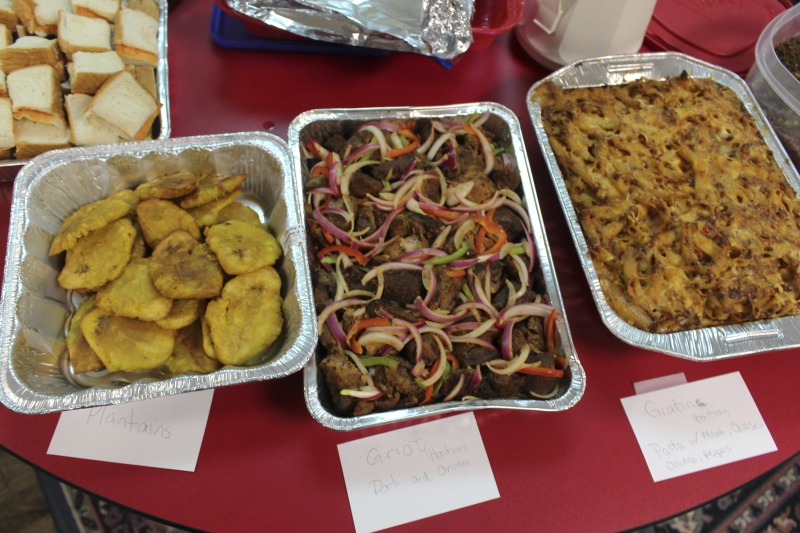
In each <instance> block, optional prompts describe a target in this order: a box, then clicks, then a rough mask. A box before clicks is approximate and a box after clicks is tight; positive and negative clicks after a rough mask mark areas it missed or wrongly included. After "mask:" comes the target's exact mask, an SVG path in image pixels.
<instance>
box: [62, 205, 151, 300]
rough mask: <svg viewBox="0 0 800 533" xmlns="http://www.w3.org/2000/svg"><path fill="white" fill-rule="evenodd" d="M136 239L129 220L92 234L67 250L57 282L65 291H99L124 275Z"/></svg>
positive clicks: (110, 225) (120, 221)
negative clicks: (123, 271)
mask: <svg viewBox="0 0 800 533" xmlns="http://www.w3.org/2000/svg"><path fill="white" fill-rule="evenodd" d="M135 238H136V230H135V229H134V227H133V223H132V222H131V221H130V220H129V219H127V218H120V219H118V220H115V221H114V222H111V223H110V224H108V225H107V226H105V227H102V228H100V229H98V230H95V231H93V232H91V233H89V234H88V235H86V236H85V237H83V238H82V239H80V240H78V241H77V243H76V244H75V246H74V247H72V248H71V249H69V250H67V257H66V260H65V261H64V268H63V269H62V270H61V272H60V273H59V275H58V282H59V283H60V284H61V286H62V287H64V288H65V289H88V290H97V289H99V288H100V287H102V286H103V285H105V284H106V283H108V282H109V281H111V280H113V279H116V278H117V276H119V275H120V274H121V273H122V270H123V269H124V268H125V265H127V264H128V262H129V261H130V259H131V250H132V248H133V241H134V240H135Z"/></svg>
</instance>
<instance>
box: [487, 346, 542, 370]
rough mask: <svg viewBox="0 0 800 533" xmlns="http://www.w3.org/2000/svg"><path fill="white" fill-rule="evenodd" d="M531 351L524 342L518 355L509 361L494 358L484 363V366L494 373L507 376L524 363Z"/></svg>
mask: <svg viewBox="0 0 800 533" xmlns="http://www.w3.org/2000/svg"><path fill="white" fill-rule="evenodd" d="M530 353H531V349H530V347H528V345H527V344H526V345H525V346H523V347H522V349H521V350H520V352H519V355H518V356H517V357H515V358H513V359H512V360H510V361H506V360H505V359H495V360H492V361H489V362H487V363H486V368H488V369H489V370H491V371H492V372H494V373H495V374H500V375H503V376H508V375H510V374H513V373H514V372H516V371H517V370H519V369H520V368H522V367H523V366H524V365H525V362H526V361H527V360H528V355H529V354H530Z"/></svg>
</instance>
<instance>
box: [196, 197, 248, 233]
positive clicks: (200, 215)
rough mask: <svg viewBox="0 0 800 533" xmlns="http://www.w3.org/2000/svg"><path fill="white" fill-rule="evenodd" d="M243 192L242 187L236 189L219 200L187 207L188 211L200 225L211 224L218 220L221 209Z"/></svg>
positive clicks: (230, 203)
mask: <svg viewBox="0 0 800 533" xmlns="http://www.w3.org/2000/svg"><path fill="white" fill-rule="evenodd" d="M241 192H242V190H241V189H236V190H235V191H233V192H232V193H231V194H229V195H228V196H223V197H222V198H220V199H218V200H214V201H211V202H208V203H207V204H203V205H201V206H199V207H193V208H191V209H187V210H186V211H187V212H188V213H189V214H190V215H192V217H193V218H194V220H195V222H197V225H198V226H201V227H202V226H210V225H211V224H213V223H215V222H216V221H217V217H218V216H219V213H220V211H222V210H223V209H225V208H226V207H227V206H229V205H232V204H233V203H234V202H235V201H236V199H237V198H239V194H240V193H241Z"/></svg>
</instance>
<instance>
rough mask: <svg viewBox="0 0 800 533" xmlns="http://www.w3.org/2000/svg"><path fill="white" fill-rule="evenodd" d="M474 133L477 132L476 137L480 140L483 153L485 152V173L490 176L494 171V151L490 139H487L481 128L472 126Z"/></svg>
mask: <svg viewBox="0 0 800 533" xmlns="http://www.w3.org/2000/svg"><path fill="white" fill-rule="evenodd" d="M472 126H473V127H472V131H474V132H475V136H476V137H477V138H478V141H479V142H480V143H481V151H482V152H483V161H484V166H483V173H484V174H487V175H488V174H490V173H491V172H492V170H494V150H493V149H492V143H490V142H489V139H488V138H486V134H485V133H483V130H482V129H481V127H480V126H475V125H474V124H473V125H472Z"/></svg>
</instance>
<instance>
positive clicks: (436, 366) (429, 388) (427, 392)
mask: <svg viewBox="0 0 800 533" xmlns="http://www.w3.org/2000/svg"><path fill="white" fill-rule="evenodd" d="M439 361H441V359H439V358H437V359H436V361H434V363H433V366H432V367H431V372H430V374H431V375H432V374H435V373H436V371H437V370H439ZM434 385H435V383H431V384H430V385H428V386H427V387H425V399H424V400H422V403H420V405H425V404H426V403H428V402H429V401H431V398H433V387H434Z"/></svg>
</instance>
